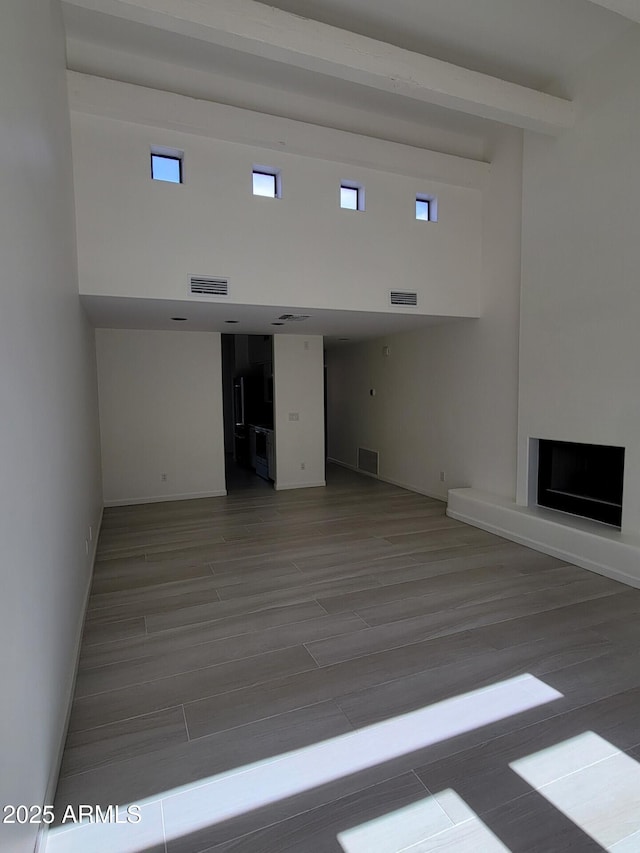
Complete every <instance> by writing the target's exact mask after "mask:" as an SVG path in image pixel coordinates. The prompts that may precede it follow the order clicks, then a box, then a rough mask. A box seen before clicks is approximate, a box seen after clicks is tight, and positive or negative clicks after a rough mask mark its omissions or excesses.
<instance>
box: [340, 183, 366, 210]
mask: <svg viewBox="0 0 640 853" xmlns="http://www.w3.org/2000/svg"><path fill="white" fill-rule="evenodd" d="M340 207H342V208H344V210H364V188H363V187H361V186H358V184H353V183H351V182H350V181H344V182H343V183H341V184H340Z"/></svg>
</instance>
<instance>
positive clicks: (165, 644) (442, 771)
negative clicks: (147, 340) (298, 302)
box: [55, 467, 640, 853]
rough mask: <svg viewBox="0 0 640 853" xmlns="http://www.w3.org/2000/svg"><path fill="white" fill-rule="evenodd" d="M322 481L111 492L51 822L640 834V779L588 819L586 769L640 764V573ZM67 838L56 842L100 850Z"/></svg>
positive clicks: (296, 846)
mask: <svg viewBox="0 0 640 853" xmlns="http://www.w3.org/2000/svg"><path fill="white" fill-rule="evenodd" d="M327 482H328V485H327V487H326V489H308V490H299V491H295V492H274V491H272V490H270V489H268V488H265V486H264V484H262V483H260V484H257V487H256V488H255V489H251V488H249V489H245V490H242V491H237V492H231V493H230V494H229V495H228V496H227V497H225V498H212V499H206V500H192V501H183V502H174V503H161V504H150V505H143V506H132V507H120V508H111V509H108V510H106V511H105V515H104V521H103V526H102V531H101V534H100V540H99V543H98V556H97V562H96V567H95V576H94V580H93V587H92V592H91V597H90V601H89V607H88V612H87V618H86V624H85V630H84V636H83V644H82V649H81V656H80V667H79V672H78V678H77V684H76V694H75V698H74V702H73V709H72V716H71V721H70V726H69V734H68V739H67V744H66V748H65V753H64V758H63V763H62V770H61V775H60V780H59V785H58V791H57V795H56V803H55V806H56V815H57V819H58V821H60V817H61V815H62V814H63V813H64V810H65V808H66V807H67V806H70V805H71V806H73V807H75V808H77V806H78V805H80V804H87V803H89V804H99V805H101V806H102V807H103V808H106V807H107V806H108V805H116V804H119V805H121V806H124V805H127V804H131V803H146V802H151V803H152V805H153V807H150V808H149V810H148V813H149V814H150V815H151V814H156V812H157V814H161V815H162V820H161V821H159V830H158V831H159V832H160V837H159V838H158V839H155V841H156V844H157V846H158V849H165V850H166V851H167V853H204V851H218V853H221V851H247V852H248V853H269V851H273V853H284V851H292V853H293V851H296V853H301V852H302V851H309V853H323V851H338V853H340V851H343V853H397V851H399V850H401V849H406V848H409V849H411V850H412V851H414V853H419V851H430V850H449V851H452V853H454V851H455V853H459V851H464V850H467V849H468V850H477V849H482V850H487V851H490V850H494V849H495V850H505V849H506V850H511V851H514V853H515V851H526V853H531V851H537V850H539V851H545V853H549V851H566V850H576V851H587V853H588V851H592V850H603V849H611V850H619V851H623V850H634V849H637V850H640V786H639V787H638V790H637V791H635V792H634V791H629V797H628V799H629V802H628V803H627V799H626V798H625V797H621V796H617V801H616V802H617V803H618V805H617V807H616V808H610V807H609V808H608V809H607V808H605V806H604V805H603V807H602V814H600V813H599V812H598V803H599V802H600V800H602V801H603V802H604V800H605V799H606V798H605V797H604V794H602V796H601V797H600V798H599V797H598V795H597V794H596V793H594V792H593V791H592V790H591V788H589V786H592V787H593V779H594V778H597V776H598V766H599V765H598V761H601V762H602V773H603V788H604V789H611V790H615V791H618V792H619V791H623V790H624V791H626V789H627V788H631V787H633V785H634V784H635V782H634V780H635V779H636V777H635V776H634V768H635V767H636V766H637V768H638V776H637V778H638V780H640V764H637V765H636V762H638V761H640V713H638V711H639V709H640V618H639V617H640V591H637V590H634V589H631V588H629V587H626V586H623V585H621V584H619V583H616V582H614V581H612V580H609V579H607V578H604V577H600V576H598V575H595V574H592V573H590V572H587V571H585V570H583V569H580V568H577V567H575V566H571V565H567V564H565V563H563V562H562V561H560V560H557V559H554V558H552V557H549V556H546V555H544V554H540V553H537V552H534V551H531V550H529V549H527V548H524V547H522V546H519V545H516V544H514V543H511V542H507V541H506V540H503V539H500V538H499V537H497V536H493V535H491V534H489V533H486V532H484V531H481V530H477V529H475V528H472V527H469V526H467V525H464V524H461V523H460V522H457V521H454V520H452V519H450V518H448V517H447V516H446V514H445V509H446V508H445V505H444V504H443V503H441V502H439V501H436V500H433V499H430V498H427V497H423V496H421V495H417V494H414V493H411V492H408V491H405V490H403V489H401V488H398V487H395V486H391V485H388V484H385V483H382V482H379V481H377V480H374V479H371V478H368V477H363V476H359V475H357V474H355V473H353V472H349V471H346V470H343V469H340V468H337V467H330V468H329V470H328V472H327ZM532 684H533V685H534V686H535V685H540V689H543V690H546V691H547V694H548V695H547V694H545V698H541V699H538V698H536V696H537V694H536V696H534V694H533V693H532V688H531V686H530V685H532ZM511 685H513V690H514V691H516V693H517V691H520V692H519V693H517V695H516V693H514V697H515V698H514V708H513V709H512V710H510V708H509V707H508V706H506V707H505V706H504V695H505V694H504V690H511V689H512V687H511ZM522 685H526V687H524V686H522ZM536 689H538V688H536ZM499 690H501V691H503V692H501V693H499V692H495V691H499ZM550 690H553V691H555V692H554V693H552V694H551V693H550ZM523 691H524V692H523ZM527 691H528V692H527ZM470 693H471V694H472V697H471V698H467V697H468V694H470ZM494 693H495V695H496V696H501V697H503V698H502V699H501V700H500V702H501V703H502V705H501V706H500V707H498V706H497V705H496V707H492V705H491V701H492V700H491V697H492V696H493V695H494ZM525 694H526V696H525ZM508 695H509V696H510V695H511V694H508ZM487 697H488V698H487ZM523 697H524V698H523ZM496 702H497V700H496ZM518 702H520V704H519V705H518ZM523 702H524V704H522V703H523ZM465 703H466V704H465ZM439 709H440V710H439ZM476 709H477V719H476V717H475V716H474V714H475V713H476ZM480 709H484V710H483V711H481V710H480ZM487 709H488V710H487ZM424 714H426V716H421V715H424ZM483 715H484V716H483ZM487 715H488V716H487ZM418 719H420V720H424V721H426V722H423V723H421V724H420V727H418V729H416V733H415V740H412V739H411V738H412V737H414V734H411V737H409V735H407V732H409V733H411V732H410V727H411V726H413V725H416V724H415V722H414V721H415V720H418ZM434 721H436V722H434ZM393 726H395V728H393ZM398 726H399V727H400V728H398ZM404 726H406V727H407V728H406V731H405V729H404V728H402V727H404ZM390 727H391V728H390ZM390 732H393V736H392V735H391V734H390ZM589 733H590V734H589ZM594 736H596V740H593V737H594ZM585 737H587V738H589V737H590V738H591V740H588V739H587V740H585V741H583V740H581V739H582V738H585ZM574 740H575V743H576V744H578V745H579V744H581V743H583V742H584V743H585V744H593V743H596V744H600V741H602V743H604V744H605V746H604V747H603V748H605V749H609V748H610V749H611V750H612V751H613V752H614V753H615V755H613V756H612V757H607V756H605V759H601V758H593V757H592V756H590V754H589V750H588V749H587V748H585V749H584V750H582V752H583V753H584V754H581V751H580V748H579V746H577V747H576V748H575V749H573V747H572V743H573V742H574ZM598 748H600V747H598ZM378 750H379V753H380V754H379V755H378ZM554 750H556V752H555V753H554ZM618 753H620V754H621V756H622V757H620V756H619V755H618ZM556 754H557V756H558V758H557V759H553V758H549V756H553V755H556ZM574 755H578V756H579V761H578V764H577V765H575V766H574V765H571V766H569V765H567V764H566V762H567V761H574V762H575V760H577V759H575V758H574V757H573V756H574ZM531 756H538V758H536V759H535V760H536V761H546V762H547V764H549V763H551V767H550V769H549V767H547V766H546V765H545V773H547V774H551V775H550V776H548V778H547V781H546V787H545V786H543V785H541V786H538V787H536V786H535V785H532V783H531V782H530V780H529V781H527V778H525V776H524V775H518V768H519V767H520V766H521V763H522V761H523V760H524V759H530V760H533V759H531ZM540 756H542V757H540ZM567 756H569V758H567ZM553 761H555V762H556V763H555V764H553ZM563 762H564V763H563ZM556 765H557V766H556ZM536 766H537V765H536ZM594 766H595V767H596V770H594V769H593V768H594ZM301 767H302V770H301V769H300V768H301ZM278 768H281V775H280V776H278V775H277V772H278ZM304 768H307V769H306V770H305V769H304ZM514 768H515V769H514ZM241 769H242V771H243V773H242V774H240V773H239V772H238V771H240V770H241ZM570 773H572V774H574V776H575V784H576V786H577V787H576V788H575V789H574V794H573V800H572V802H571V803H569V805H567V807H566V809H565V810H564V811H563V809H562V808H561V807H560V806H559V805H558V802H556V801H555V800H554V799H553V797H556V798H557V797H559V796H561V795H562V792H563V790H564V788H563V787H562V784H561V782H562V779H563V778H564V777H565V776H566V775H568V774H570ZM274 774H276V775H274ZM607 774H608V775H607ZM612 774H613V775H612ZM616 774H618V775H617V776H616ZM621 774H622V775H621ZM625 774H626V775H625ZM605 777H606V778H605ZM243 779H244V780H246V781H245V783H244V784H245V787H243V786H242V780H243ZM581 785H582V786H583V788H584V793H580V794H579V795H577V794H575V791H579V792H581V791H582V788H581V787H580V786H581ZM234 786H235V787H234ZM238 786H240V787H238ZM625 786H626V788H625ZM234 791H235V793H233V792H234ZM209 792H210V793H209ZM238 792H239V793H238ZM558 792H559V793H558ZM207 796H208V797H210V799H209V800H207V799H206V797H207ZM580 797H583V798H584V802H588V803H589V809H588V811H589V819H588V820H587V819H586V818H585V819H582V818H580V817H579V816H580V814H581V812H580V809H579V805H580V803H579V802H578V803H577V805H576V802H574V801H575V800H576V798H577V799H578V800H579V799H580ZM190 798H191V799H190ZM157 801H160V802H161V806H162V808H161V809H160V810H158V809H157V805H158V802H157ZM225 804H226V805H225ZM154 809H156V811H154ZM625 809H626V811H625ZM565 812H566V813H565ZM572 815H573V818H572ZM576 815H578V817H576ZM581 821H582V823H584V825H581ZM65 828H66V827H65ZM74 833H75V830H69V831H67V832H64V833H63V834H61V835H59V837H58V840H57V842H56V843H57V845H58V846H56V847H55V849H56V850H65V849H68V850H69V851H71V850H74V849H82V845H84V849H91V847H90V846H87V842H86V840H83V841H81V842H78V843H79V844H80V845H81V846H80V847H78V846H76V847H75V848H74V847H73V844H74ZM394 833H399V834H398V837H397V838H395V836H394ZM77 837H78V838H79V837H80V836H79V835H78V836H77ZM145 837H147V836H145ZM148 837H152V834H151V835H149V836H148ZM60 839H63V840H64V842H65V844H67V843H68V847H65V846H64V844H62V841H61V840H60ZM118 843H120V842H116V843H115V844H116V846H113V844H111V847H110V849H112V850H114V853H118V847H117V845H118ZM122 843H123V847H122V849H123V850H124V849H128V848H126V844H125V842H122ZM634 843H637V844H638V846H637V847H634V846H633V845H634ZM89 844H90V842H89ZM149 849H156V847H155V846H154V845H151V846H150V847H149Z"/></svg>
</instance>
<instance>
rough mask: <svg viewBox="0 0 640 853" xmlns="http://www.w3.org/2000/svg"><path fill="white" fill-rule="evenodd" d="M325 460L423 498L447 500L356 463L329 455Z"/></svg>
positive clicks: (443, 501)
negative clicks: (362, 469)
mask: <svg viewBox="0 0 640 853" xmlns="http://www.w3.org/2000/svg"><path fill="white" fill-rule="evenodd" d="M327 462H331V463H333V464H334V465H340V467H341V468H348V469H349V470H350V471H355V473H356V474H362V476H363V477H371V478H372V479H374V480H381V481H382V482H383V483H389V485H390V486H398V488H400V489H406V490H407V491H408V492H415V493H416V494H417V495H424V496H425V498H432V499H433V500H434V501H441V502H442V503H446V502H447V499H446V498H444V497H443V496H442V495H436V494H434V492H427V491H425V490H424V489H421V488H420V487H419V486H414V485H413V484H409V483H401V482H400V481H399V480H392V479H391V478H390V477H381V476H380V475H379V474H378V475H376V474H370V473H369V472H368V471H361V470H360V468H358V467H357V466H356V465H350V464H349V463H348V462H342V461H341V460H340V459H334V458H333V457H331V456H329V457H327Z"/></svg>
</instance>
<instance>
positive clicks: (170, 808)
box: [47, 674, 562, 853]
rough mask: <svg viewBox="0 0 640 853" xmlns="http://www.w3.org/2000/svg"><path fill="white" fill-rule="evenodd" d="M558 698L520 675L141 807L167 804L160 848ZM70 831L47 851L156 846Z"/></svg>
mask: <svg viewBox="0 0 640 853" xmlns="http://www.w3.org/2000/svg"><path fill="white" fill-rule="evenodd" d="M559 698H562V694H561V693H559V692H558V691H557V690H554V689H553V688H552V687H549V686H548V685H547V684H545V683H544V682H543V681H540V680H539V679H537V678H535V677H534V676H532V675H529V674H525V675H519V676H516V677H514V678H510V679H507V680H505V681H502V682H499V683H498V684H494V685H490V686H488V687H483V688H480V689H478V690H473V691H470V692H469V693H465V694H463V695H461V696H456V697H453V698H451V699H445V700H443V701H442V702H437V703H435V704H433V705H430V706H428V707H426V708H421V709H419V710H417V711H412V712H410V713H407V714H403V715H401V716H398V717H394V718H392V719H390V720H384V721H383V722H380V723H375V724H373V725H370V726H366V727H365V728H362V729H359V730H357V731H355V732H350V733H348V734H344V735H340V736H338V737H335V738H331V739H329V740H326V741H322V742H320V743H316V744H313V745H310V746H306V747H303V748H301V749H297V750H294V751H292V752H289V753H285V754H283V755H280V756H274V757H273V758H271V759H267V760H264V761H260V762H256V763H255V764H250V765H246V766H244V767H240V768H236V769H234V770H231V771H228V772H226V773H222V774H219V775H217V776H214V777H211V778H210V779H205V780H200V781H198V782H196V783H193V784H191V785H185V786H183V787H181V788H178V789H175V790H173V791H168V792H166V793H165V794H164V795H163V796H162V797H153V798H150V799H149V800H148V801H144V802H142V803H139V804H138V805H145V806H148V805H152V804H154V803H158V800H161V802H162V815H161V817H162V818H163V822H164V834H163V832H162V820H161V821H160V823H159V824H158V827H159V835H158V836H157V838H156V839H155V841H156V843H160V844H161V843H163V841H164V838H165V835H166V838H167V839H172V838H179V837H181V836H184V835H188V834H190V833H192V832H196V831H198V830H200V829H203V828H205V827H207V826H212V825H214V824H216V823H221V822H222V821H225V820H228V819H230V818H233V817H236V816H238V815H241V814H244V813H245V812H249V811H251V810H253V809H258V808H261V807H263V806H268V805H270V804H272V803H275V802H277V801H278V800H282V799H284V798H286V797H291V796H294V795H296V794H299V793H302V792H303V791H308V790H311V789H312V788H316V787H318V786H320V785H324V784H327V783H330V782H332V781H335V780H336V779H340V778H342V777H344V776H348V775H350V774H352V773H357V772H359V771H361V770H366V769H367V768H370V767H373V766H375V765H377V764H382V763H384V762H386V761H389V760H391V759H394V758H397V757H398V756H401V755H406V754H410V753H412V752H415V751H417V750H419V749H423V748H425V747H428V746H430V745H432V744H434V743H438V742H440V741H443V740H446V739H448V738H452V737H455V736H456V735H459V734H462V733H463V732H467V731H471V730H473V729H476V728H480V727H481V726H485V725H488V724H490V723H493V722H496V721H498V720H502V719H504V718H506V717H510V716H513V715H514V714H519V713H521V712H523V711H527V710H529V709H530V708H533V707H536V706H538V705H542V704H545V703H547V702H552V701H554V700H556V699H559ZM125 808H126V807H125ZM142 823H144V821H143V822H142ZM65 829H66V828H65V827H60V828H56V829H54V830H52V831H51V833H50V834H49V841H48V845H47V853H76V851H78V853H80V851H83V853H84V851H87V850H91V851H92V853H102V851H103V850H104V851H105V853H107V851H109V853H112V851H114V850H116V849H117V850H118V853H136V851H139V850H142V849H147V848H148V847H150V846H151V844H150V843H149V841H150V840H149V838H146V840H145V844H144V845H143V846H142V847H141V846H140V842H139V838H138V835H137V833H139V832H140V831H141V829H140V824H137V825H135V826H132V827H131V836H130V839H131V841H130V843H128V841H127V840H126V839H125V833H124V832H122V833H121V834H120V835H119V836H118V846H117V847H113V846H108V845H106V846H103V842H102V841H101V839H102V838H103V837H104V838H106V837H107V835H108V832H107V831H106V830H108V826H107V828H106V830H105V828H104V827H103V826H100V825H95V824H82V825H81V826H79V827H75V829H74V830H73V831H68V830H67V831H65ZM125 829H126V827H125ZM118 830H120V827H118ZM93 833H95V837H94V834H93ZM127 838H128V837H127ZM121 839H122V840H121Z"/></svg>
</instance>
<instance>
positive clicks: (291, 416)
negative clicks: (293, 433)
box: [289, 412, 300, 421]
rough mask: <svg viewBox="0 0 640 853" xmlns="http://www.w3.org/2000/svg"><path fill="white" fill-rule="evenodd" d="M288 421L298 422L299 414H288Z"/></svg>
mask: <svg viewBox="0 0 640 853" xmlns="http://www.w3.org/2000/svg"><path fill="white" fill-rule="evenodd" d="M289 420H290V421H299V420H300V413H299V412H289Z"/></svg>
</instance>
